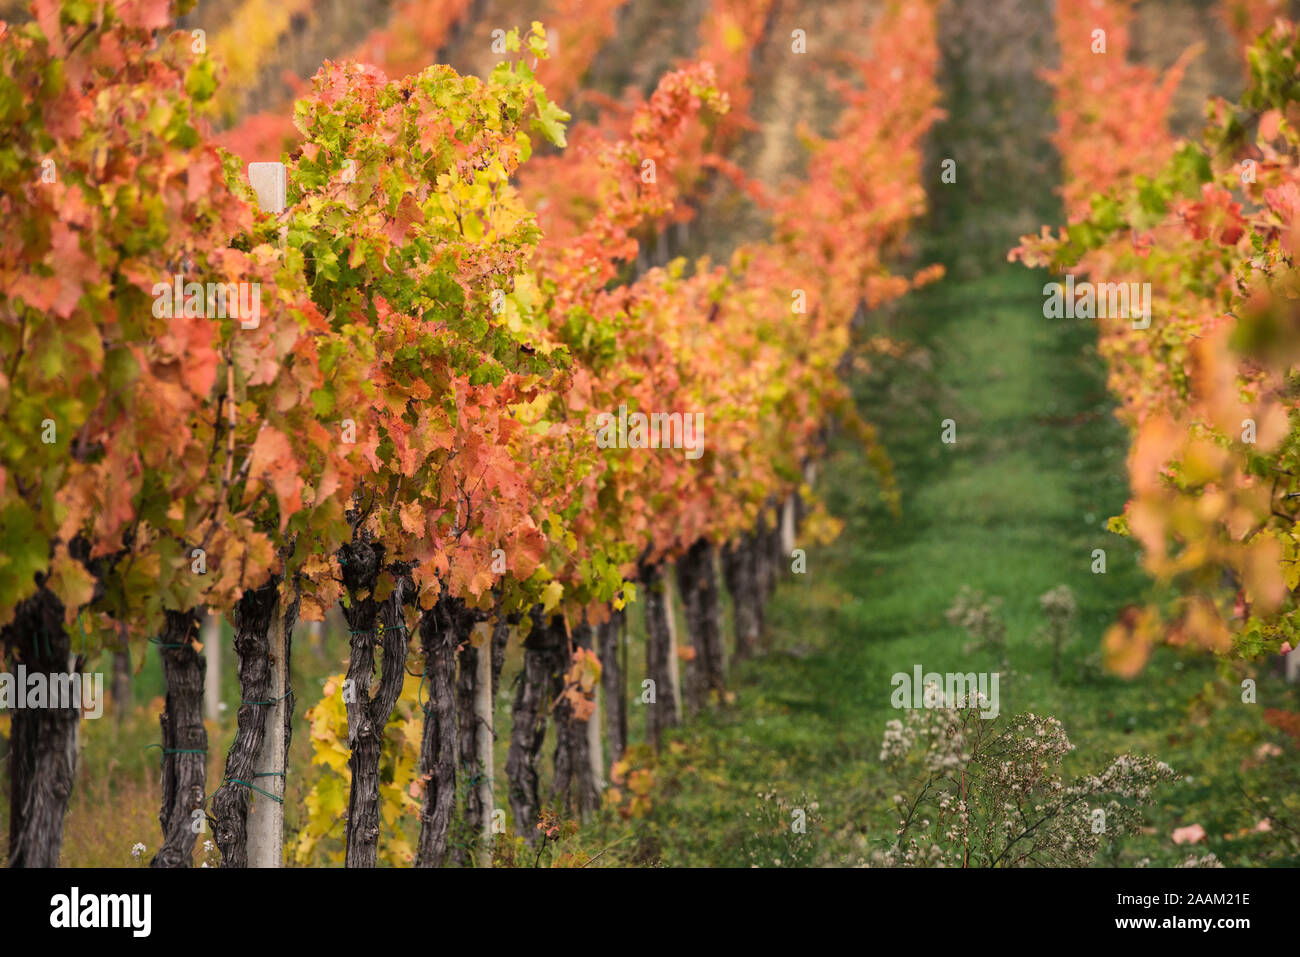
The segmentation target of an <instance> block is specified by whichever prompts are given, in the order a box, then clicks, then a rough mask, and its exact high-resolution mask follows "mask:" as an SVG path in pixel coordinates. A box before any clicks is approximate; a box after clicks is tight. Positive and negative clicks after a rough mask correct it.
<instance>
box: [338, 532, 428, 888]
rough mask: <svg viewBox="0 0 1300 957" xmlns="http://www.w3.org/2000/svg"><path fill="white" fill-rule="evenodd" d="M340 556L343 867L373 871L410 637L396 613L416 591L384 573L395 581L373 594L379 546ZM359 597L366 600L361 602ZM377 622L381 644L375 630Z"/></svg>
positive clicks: (362, 545) (353, 546)
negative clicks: (383, 776) (388, 731)
mask: <svg viewBox="0 0 1300 957" xmlns="http://www.w3.org/2000/svg"><path fill="white" fill-rule="evenodd" d="M339 552H340V556H341V558H340V564H341V566H342V569H343V585H344V587H345V588H347V590H348V597H349V601H348V606H347V607H346V608H344V609H343V617H344V618H345V619H346V620H347V623H348V628H349V630H350V632H351V640H350V642H349V645H350V648H351V655H350V656H349V660H348V673H347V678H346V681H345V683H344V703H345V704H346V705H347V712H348V746H349V747H350V748H351V750H352V753H351V755H349V757H348V768H349V769H350V770H351V772H352V787H351V790H350V791H349V793H348V822H347V833H346V851H345V864H346V866H347V867H374V866H376V865H377V864H378V863H379V826H380V818H379V764H380V758H381V756H382V751H383V743H384V728H385V727H386V726H387V725H388V719H389V717H390V716H391V715H392V713H393V708H394V706H395V705H396V704H397V699H398V698H399V697H400V696H401V693H402V683H403V680H404V679H403V675H404V674H405V673H406V655H407V644H408V640H409V639H408V637H407V634H406V623H405V617H404V616H403V613H402V601H403V596H404V595H407V594H411V593H413V592H414V590H415V589H414V583H413V582H411V581H410V578H409V572H408V569H407V568H406V567H404V566H400V565H398V566H394V567H392V568H390V569H389V571H390V572H391V573H392V575H393V577H394V578H395V579H396V584H395V586H394V589H393V591H392V593H391V594H390V595H388V596H387V597H386V598H384V599H383V600H382V601H380V600H377V599H376V598H375V597H374V590H375V587H376V586H377V585H378V583H379V575H380V573H381V571H383V565H384V548H383V546H382V545H376V544H373V543H371V542H366V541H356V542H352V543H350V544H348V545H344V546H343V547H342V548H341V549H339ZM363 594H364V595H365V597H364V598H362V597H360V596H361V595H363ZM381 623H382V625H383V639H382V643H381V642H380V639H379V626H380V624H381ZM376 645H381V646H382V650H383V661H382V663H381V665H380V674H379V689H378V691H377V692H376V693H375V694H374V696H373V697H372V696H371V694H370V682H371V680H372V679H373V677H374V670H375V647H376Z"/></svg>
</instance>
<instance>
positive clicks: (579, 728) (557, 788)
mask: <svg viewBox="0 0 1300 957" xmlns="http://www.w3.org/2000/svg"><path fill="white" fill-rule="evenodd" d="M593 638H594V632H593V629H592V627H591V626H590V625H588V624H587V623H586V622H585V621H584V622H583V623H582V624H580V625H578V626H577V627H576V628H574V629H573V635H572V643H573V645H574V647H575V648H584V649H586V650H587V651H592V650H593V649H592V644H593ZM564 650H565V651H567V650H568V649H567V647H566V648H565V649H564ZM565 658H566V661H567V658H568V656H567V655H566V656H565ZM566 670H567V669H566ZM564 690H565V677H564V672H563V671H562V672H561V673H560V675H559V676H558V680H557V681H556V682H555V684H554V685H553V693H554V695H555V696H556V698H557V703H556V706H555V777H554V779H553V781H552V785H551V799H552V800H553V801H554V800H558V801H561V802H563V806H564V807H565V808H566V809H568V811H569V812H570V813H573V814H575V815H577V816H578V817H579V818H582V819H584V820H585V819H586V818H587V817H589V816H590V815H591V814H592V813H594V812H595V811H596V809H597V808H598V807H600V783H599V782H598V780H597V778H596V773H595V766H594V763H593V761H592V755H591V745H590V738H589V737H588V735H587V722H588V721H590V720H595V717H596V716H595V706H594V702H590V699H588V704H590V706H591V708H592V710H591V711H590V712H587V713H586V714H579V713H578V711H577V710H576V709H575V706H574V702H573V701H572V700H571V699H570V698H568V697H566V696H564ZM593 691H594V689H593ZM579 693H580V690H579ZM584 697H585V696H584ZM578 706H579V707H583V708H585V707H586V705H584V704H582V703H581V702H579V705H578Z"/></svg>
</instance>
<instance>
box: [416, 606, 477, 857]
mask: <svg viewBox="0 0 1300 957" xmlns="http://www.w3.org/2000/svg"><path fill="white" fill-rule="evenodd" d="M477 617H478V616H477V615H476V614H475V613H474V611H473V610H472V609H470V608H467V607H466V606H465V603H464V602H463V601H461V600H460V599H459V598H452V597H450V596H447V595H444V596H443V597H441V598H440V599H439V600H438V604H436V605H434V606H433V607H432V608H430V609H429V610H428V611H426V612H425V613H424V614H423V615H422V616H421V618H420V647H421V649H422V650H423V652H424V661H425V666H424V667H425V680H426V685H427V688H426V693H427V695H428V700H427V701H426V702H425V705H424V709H425V711H424V736H423V738H422V739H421V742H420V774H421V775H422V776H423V777H424V779H425V784H424V805H423V807H422V809H421V811H420V845H419V849H418V851H417V853H416V860H415V864H416V867H441V866H442V865H443V862H444V861H445V860H446V857H447V843H448V839H449V835H450V833H451V819H452V815H453V814H454V813H455V809H456V763H457V761H458V760H460V761H468V764H466V767H477V755H476V754H475V751H474V734H473V730H472V729H473V727H474V700H473V699H474V675H473V674H472V669H473V668H476V667H477V665H478V658H477V655H478V654H479V653H481V652H488V649H482V650H481V651H480V649H477V648H473V647H468V646H467V647H466V648H465V651H463V652H461V655H462V657H461V663H460V667H461V676H462V678H463V679H464V681H465V689H464V690H465V694H467V695H468V696H469V697H468V701H467V702H466V701H465V699H462V698H459V697H458V692H459V691H460V685H459V683H458V681H457V676H456V649H457V648H459V647H460V645H461V644H462V643H466V642H467V641H468V639H469V637H470V633H471V632H472V631H473V629H474V623H475V621H476V620H477ZM469 652H474V655H475V656H474V658H473V660H472V662H471V661H470V659H468V658H466V657H465V655H466V654H467V653H469ZM466 672H471V673H469V674H467V673H466ZM458 704H464V705H466V710H465V711H462V712H461V714H460V715H459V720H460V722H461V723H460V725H459V726H458V725H457V720H458V715H457V711H458ZM462 745H467V751H466V750H462ZM472 776H473V772H469V773H468V774H467V777H472ZM465 801H466V817H467V818H469V817H470V816H471V815H472V816H473V820H474V823H475V826H476V827H481V825H482V814H483V810H482V809H481V808H479V807H478V806H477V802H478V798H477V796H476V795H472V794H469V793H466V796H465ZM487 813H489V814H490V813H491V809H488V811H487ZM475 833H477V831H475ZM457 859H458V861H461V862H464V861H466V860H468V857H467V856H462V855H460V854H458V855H457Z"/></svg>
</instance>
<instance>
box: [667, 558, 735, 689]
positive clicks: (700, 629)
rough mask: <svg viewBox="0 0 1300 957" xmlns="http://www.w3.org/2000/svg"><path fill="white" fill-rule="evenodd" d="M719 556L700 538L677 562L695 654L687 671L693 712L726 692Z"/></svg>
mask: <svg viewBox="0 0 1300 957" xmlns="http://www.w3.org/2000/svg"><path fill="white" fill-rule="evenodd" d="M716 555H717V550H716V549H715V548H714V547H713V545H712V543H711V542H709V541H708V540H707V539H703V538H701V539H700V540H699V541H697V542H696V543H695V544H694V545H692V546H691V547H690V548H689V549H687V551H686V554H685V555H683V556H682V557H681V559H680V560H679V561H678V562H677V588H678V591H680V592H681V595H682V610H683V612H684V614H685V616H686V631H687V633H688V634H689V635H690V639H691V647H692V648H693V649H694V650H695V657H694V658H692V659H691V662H690V664H689V666H688V671H687V691H688V700H689V701H690V705H691V708H692V710H694V711H698V710H699V709H700V708H701V707H703V706H704V705H705V704H707V703H708V702H709V699H710V698H711V697H714V696H715V695H716V696H717V697H718V698H719V699H720V698H721V696H722V694H723V692H724V691H725V690H726V671H725V667H726V666H725V664H724V662H723V649H722V612H721V606H720V602H719V595H718V573H717V568H716V566H715V564H714V560H715V558H716Z"/></svg>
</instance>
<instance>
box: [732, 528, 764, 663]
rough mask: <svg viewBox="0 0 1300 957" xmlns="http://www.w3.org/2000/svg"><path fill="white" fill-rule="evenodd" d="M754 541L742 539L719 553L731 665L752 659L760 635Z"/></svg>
mask: <svg viewBox="0 0 1300 957" xmlns="http://www.w3.org/2000/svg"><path fill="white" fill-rule="evenodd" d="M757 554H758V548H757V545H756V542H755V537H754V536H752V535H745V536H742V537H741V538H739V539H737V540H736V541H734V542H729V543H728V544H727V546H726V547H725V548H724V549H723V550H722V574H723V578H724V579H726V583H727V591H728V592H730V593H731V613H732V620H733V626H734V629H735V633H736V644H735V651H734V653H733V657H732V660H733V661H743V660H744V659H746V658H748V657H750V656H751V655H753V653H754V651H755V649H756V648H757V647H758V640H759V636H760V634H761V633H762V631H763V599H762V591H761V589H760V587H759V581H758V567H757Z"/></svg>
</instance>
